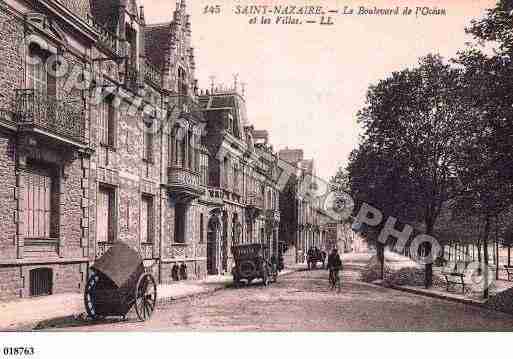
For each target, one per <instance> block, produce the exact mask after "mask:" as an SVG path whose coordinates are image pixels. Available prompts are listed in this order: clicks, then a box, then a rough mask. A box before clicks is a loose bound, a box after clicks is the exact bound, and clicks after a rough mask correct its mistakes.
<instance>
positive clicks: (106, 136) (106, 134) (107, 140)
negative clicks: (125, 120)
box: [98, 98, 115, 147]
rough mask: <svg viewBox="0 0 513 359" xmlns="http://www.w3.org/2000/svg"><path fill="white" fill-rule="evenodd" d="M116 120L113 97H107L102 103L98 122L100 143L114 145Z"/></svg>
mask: <svg viewBox="0 0 513 359" xmlns="http://www.w3.org/2000/svg"><path fill="white" fill-rule="evenodd" d="M114 121H115V109H114V104H113V102H112V98H105V99H104V100H103V101H102V103H101V104H100V116H99V124H98V132H99V137H100V144H101V145H103V146H109V147H114V139H115V137H114V132H115V127H114Z"/></svg>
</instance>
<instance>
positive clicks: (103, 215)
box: [96, 186, 115, 243]
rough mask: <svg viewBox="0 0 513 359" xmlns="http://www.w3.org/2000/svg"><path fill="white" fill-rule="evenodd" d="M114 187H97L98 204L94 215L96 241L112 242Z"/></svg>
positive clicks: (113, 232) (113, 231)
mask: <svg viewBox="0 0 513 359" xmlns="http://www.w3.org/2000/svg"><path fill="white" fill-rule="evenodd" d="M114 205H115V196H114V189H113V188H110V187H107V186H100V187H99V189H98V206H97V216H96V241H97V242H110V243H112V242H114V238H115V237H114V235H115V230H114V223H115V220H114V216H115V211H114Z"/></svg>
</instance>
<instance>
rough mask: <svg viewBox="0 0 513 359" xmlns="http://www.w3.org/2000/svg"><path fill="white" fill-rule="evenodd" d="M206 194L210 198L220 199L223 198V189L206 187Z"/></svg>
mask: <svg viewBox="0 0 513 359" xmlns="http://www.w3.org/2000/svg"><path fill="white" fill-rule="evenodd" d="M208 195H209V197H210V198H212V199H218V200H221V201H222V200H223V199H224V191H223V189H222V188H217V187H208Z"/></svg>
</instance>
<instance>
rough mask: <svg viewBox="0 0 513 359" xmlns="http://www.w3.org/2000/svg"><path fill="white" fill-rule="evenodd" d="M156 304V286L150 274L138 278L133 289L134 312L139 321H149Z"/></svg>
mask: <svg viewBox="0 0 513 359" xmlns="http://www.w3.org/2000/svg"><path fill="white" fill-rule="evenodd" d="M156 304H157V284H156V283H155V279H154V278H153V276H152V275H151V274H150V273H144V274H143V275H141V277H139V280H138V281H137V286H136V287H135V312H136V313H137V317H138V318H139V320H141V321H146V320H148V319H150V317H151V315H152V314H153V311H154V310H155V306H156Z"/></svg>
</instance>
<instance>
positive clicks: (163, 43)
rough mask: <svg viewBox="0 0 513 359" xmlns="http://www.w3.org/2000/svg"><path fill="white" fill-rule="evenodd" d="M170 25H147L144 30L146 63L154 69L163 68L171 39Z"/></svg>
mask: <svg viewBox="0 0 513 359" xmlns="http://www.w3.org/2000/svg"><path fill="white" fill-rule="evenodd" d="M170 26H171V24H170V23H165V24H155V25H147V26H146V27H145V28H144V38H145V49H144V50H145V52H146V58H147V59H148V61H149V62H150V63H151V64H152V65H153V66H155V67H156V68H159V69H161V68H163V67H164V64H165V61H166V57H167V56H166V54H167V53H168V50H169V41H170V38H171V29H170Z"/></svg>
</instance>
